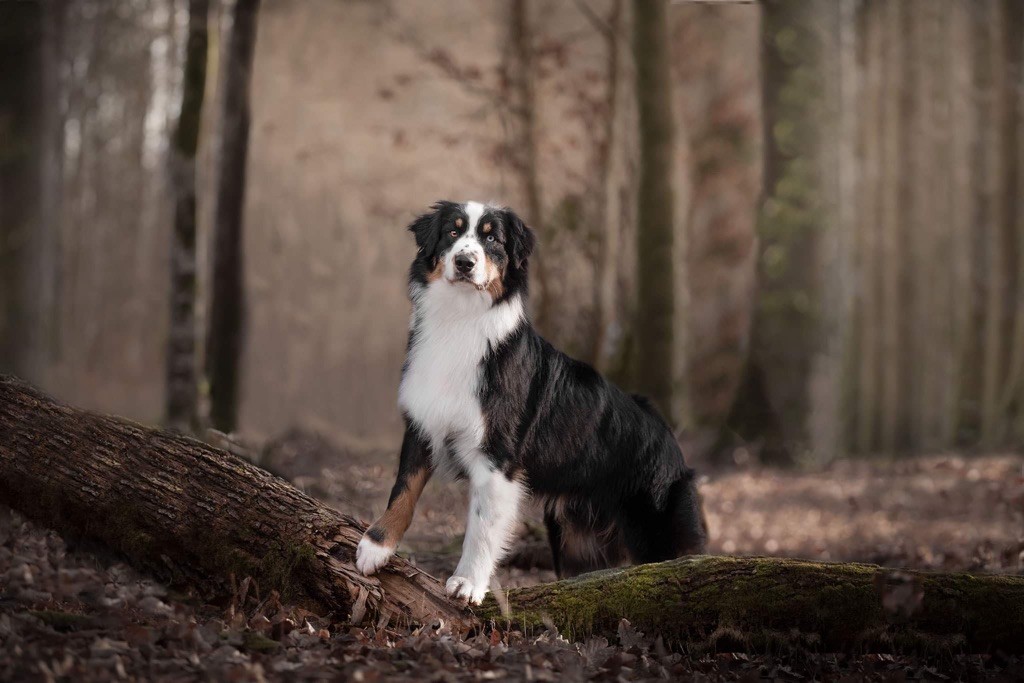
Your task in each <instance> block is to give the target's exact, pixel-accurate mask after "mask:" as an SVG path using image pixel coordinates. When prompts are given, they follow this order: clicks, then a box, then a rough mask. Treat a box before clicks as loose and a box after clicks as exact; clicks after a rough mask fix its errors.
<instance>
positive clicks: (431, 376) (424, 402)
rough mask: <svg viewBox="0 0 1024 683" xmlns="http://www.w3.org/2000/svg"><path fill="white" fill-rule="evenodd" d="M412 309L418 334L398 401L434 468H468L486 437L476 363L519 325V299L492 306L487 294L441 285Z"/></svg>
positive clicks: (425, 292)
mask: <svg viewBox="0 0 1024 683" xmlns="http://www.w3.org/2000/svg"><path fill="white" fill-rule="evenodd" d="M413 306H414V310H413V325H414V330H415V332H414V336H413V340H412V345H411V347H410V349H409V355H408V358H407V366H406V369H405V373H404V375H403V376H402V383H401V386H400V387H399V391H398V404H399V406H400V407H401V409H402V411H403V412H404V413H405V414H406V416H408V417H409V418H410V419H411V420H412V421H413V422H414V424H415V426H416V427H417V428H418V429H419V430H420V431H421V432H422V433H423V436H425V437H426V438H427V439H428V440H429V442H430V444H431V447H432V450H433V452H434V459H435V460H434V464H435V466H437V467H439V468H441V469H446V468H447V466H448V465H449V463H445V462H438V456H440V455H441V454H445V456H454V457H455V458H456V459H457V461H459V462H460V464H461V465H462V468H463V469H469V468H471V467H472V466H473V465H472V463H471V462H469V461H468V460H470V459H472V458H474V457H475V455H474V454H475V452H477V451H478V450H479V448H480V445H481V444H482V442H483V439H484V433H485V427H484V416H483V412H482V410H481V406H480V381H481V375H482V372H483V367H482V364H481V363H482V361H483V360H484V357H485V356H486V354H487V352H488V350H489V349H490V348H492V347H493V346H495V345H497V344H498V343H500V342H501V341H502V340H504V339H505V338H506V337H508V335H509V334H510V333H511V332H512V331H513V330H514V329H515V328H516V326H517V325H518V324H519V322H520V321H521V319H522V315H523V307H522V301H521V300H520V299H519V298H518V297H517V298H515V299H513V300H510V301H508V302H505V303H502V304H499V305H497V306H492V305H491V301H490V295H489V294H487V293H486V292H478V291H476V290H474V289H471V288H469V287H467V286H464V285H455V286H453V285H451V284H449V283H447V282H444V281H443V280H442V281H437V282H434V283H432V284H431V285H429V286H428V287H426V288H424V289H421V290H420V291H418V292H415V293H414V296H413ZM448 448H451V449H452V450H454V451H455V452H454V453H447V452H446V451H447V450H448Z"/></svg>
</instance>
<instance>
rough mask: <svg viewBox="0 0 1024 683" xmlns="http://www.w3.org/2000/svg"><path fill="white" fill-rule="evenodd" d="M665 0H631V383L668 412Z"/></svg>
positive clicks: (670, 300) (671, 232)
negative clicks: (634, 135) (636, 155)
mask: <svg viewBox="0 0 1024 683" xmlns="http://www.w3.org/2000/svg"><path fill="white" fill-rule="evenodd" d="M667 14H668V3H667V2H666V1H665V0H635V2H634V3H633V58H634V61H635V63H636V93H637V107H638V111H639V115H640V186H639V192H638V198H637V209H638V213H637V307H636V326H635V329H634V336H635V339H636V344H635V348H636V362H635V369H636V375H635V382H634V386H635V388H636V389H637V390H638V391H640V392H642V393H644V394H646V395H647V396H648V397H650V398H651V400H653V401H654V403H655V404H656V405H657V406H658V409H659V410H660V411H661V414H662V415H664V416H665V418H666V419H671V417H672V415H673V412H672V389H673V387H672V383H673V377H674V376H675V373H674V372H673V365H674V363H673V356H674V350H675V343H674V334H673V331H674V327H675V277H674V254H675V250H674V248H673V244H674V241H675V239H674V238H675V194H674V181H673V176H674V173H673V169H674V168H675V164H674V160H673V153H674V150H675V147H674V145H673V135H674V131H673V118H672V88H671V86H672V76H671V70H670V63H671V55H670V53H669V48H668V16H667Z"/></svg>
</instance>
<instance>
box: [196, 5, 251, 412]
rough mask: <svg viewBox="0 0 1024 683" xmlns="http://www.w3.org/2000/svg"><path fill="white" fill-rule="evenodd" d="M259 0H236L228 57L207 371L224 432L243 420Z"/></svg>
mask: <svg viewBox="0 0 1024 683" xmlns="http://www.w3.org/2000/svg"><path fill="white" fill-rule="evenodd" d="M259 4H260V3H259V0H236V2H235V4H234V7H233V10H232V12H231V28H230V33H229V35H228V40H227V45H226V47H225V50H224V59H223V60H222V64H223V66H222V72H221V73H222V74H223V91H222V95H221V97H222V100H221V117H220V125H221V134H220V140H221V144H220V155H219V162H218V168H217V195H216V198H215V209H214V238H213V284H212V293H211V300H210V322H209V325H208V333H207V338H206V373H207V378H208V379H209V382H210V421H211V423H212V424H213V426H214V427H216V428H217V429H220V430H223V431H232V430H234V428H235V424H236V421H237V418H238V368H239V360H240V356H241V351H242V338H243V325H244V310H245V296H244V290H243V282H242V278H243V258H242V254H243V250H242V245H243V230H242V226H243V212H244V207H245V166H246V160H247V159H248V152H249V121H250V105H249V89H250V83H251V81H252V64H253V54H254V51H255V47H256V17H257V13H258V12H259Z"/></svg>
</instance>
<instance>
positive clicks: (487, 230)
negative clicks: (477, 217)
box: [484, 223, 491, 235]
mask: <svg viewBox="0 0 1024 683" xmlns="http://www.w3.org/2000/svg"><path fill="white" fill-rule="evenodd" d="M490 231H491V224H490V223H484V234H485V235H486V234H487V233H489V232H490Z"/></svg>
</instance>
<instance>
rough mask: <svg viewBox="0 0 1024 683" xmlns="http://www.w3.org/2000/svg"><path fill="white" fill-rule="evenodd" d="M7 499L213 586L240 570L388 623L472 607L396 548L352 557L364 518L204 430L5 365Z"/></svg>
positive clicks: (1, 492) (296, 595) (141, 561)
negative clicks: (101, 406)
mask: <svg viewBox="0 0 1024 683" xmlns="http://www.w3.org/2000/svg"><path fill="white" fill-rule="evenodd" d="M0 503H3V504H6V505H9V506H11V507H13V508H15V509H17V510H19V511H21V512H23V513H25V514H26V515H28V516H29V517H32V518H34V519H36V520H38V521H39V522H41V523H43V524H45V525H48V526H50V527H53V528H55V529H58V530H60V531H61V532H64V533H72V534H75V535H78V536H81V537H85V538H87V539H90V540H93V541H97V542H100V543H102V544H104V545H106V546H108V547H110V548H111V549H113V550H115V551H117V552H119V553H121V554H123V555H124V556H125V557H126V559H127V560H128V561H129V562H131V563H132V564H133V565H135V566H136V567H139V568H140V569H142V570H144V571H148V572H151V573H153V574H154V575H156V576H157V577H158V578H160V579H162V580H164V581H167V582H168V583H172V584H184V585H188V586H190V587H193V588H195V589H197V590H198V591H199V592H200V593H202V594H204V596H206V597H216V596H224V595H230V578H231V577H232V575H233V576H234V577H235V578H237V579H241V578H243V577H246V576H251V577H253V578H254V579H255V580H256V581H257V582H258V585H259V587H260V588H261V589H262V590H263V591H270V590H271V589H273V590H277V591H279V592H280V593H281V596H282V598H283V599H285V600H287V601H290V602H295V603H297V604H301V605H304V606H306V607H308V608H309V609H311V610H314V611H316V612H318V613H321V614H327V613H328V612H330V613H333V615H334V616H335V617H336V618H339V619H345V618H350V619H351V620H352V621H353V622H356V623H358V622H360V621H362V620H363V618H364V616H365V617H368V618H369V619H371V620H372V622H374V623H377V622H379V620H381V619H382V618H383V617H384V616H386V615H387V616H388V617H389V619H396V620H398V621H403V620H404V621H413V622H417V623H425V622H430V621H431V620H432V619H433V618H435V617H438V616H440V617H443V618H445V619H460V618H462V617H463V613H462V611H461V610H460V609H458V608H457V607H455V606H454V605H452V604H451V603H449V602H448V601H447V599H446V598H445V597H444V590H443V588H442V587H441V585H440V584H439V583H438V582H437V581H435V580H434V579H432V578H431V577H429V576H427V575H426V574H424V573H423V572H421V571H419V570H418V569H416V568H415V567H413V566H411V565H410V564H409V563H408V562H406V561H405V560H402V559H400V558H396V559H395V560H393V561H392V562H391V563H389V564H388V567H387V569H385V570H383V571H382V572H381V573H380V574H378V576H376V577H365V576H363V575H362V574H360V573H359V572H358V571H357V570H356V568H355V566H354V564H353V562H354V557H355V547H356V544H357V543H358V542H359V539H360V538H361V537H362V534H363V531H364V526H363V525H362V524H360V523H359V522H357V521H356V520H355V519H353V518H351V517H349V516H347V515H341V514H339V513H337V512H335V511H334V510H332V509H330V508H328V507H326V506H324V505H321V504H320V503H318V502H317V501H315V500H313V499H312V498H310V497H309V496H307V495H305V494H304V493H302V492H301V491H299V490H297V489H295V488H294V487H292V486H291V485H290V484H288V483H287V482H285V481H284V480H281V479H278V478H277V477H274V476H272V475H270V474H268V473H267V472H265V471H263V470H261V469H259V468H257V467H256V466H254V465H251V464H249V463H248V462H245V461H244V460H241V459H239V458H237V457H235V456H232V455H230V454H228V453H225V452H224V451H220V450H218V449H216V448H213V447H211V446H208V445H206V444H204V443H201V442H199V441H195V440H193V439H190V438H187V437H184V436H178V435H174V434H171V433H168V432H162V431H159V430H156V429H150V428H146V427H143V426H140V425H137V424H133V423H130V422H126V421H123V420H119V419H116V418H112V417H105V416H100V415H94V414H91V413H87V412H83V411H78V410H75V409H72V408H68V407H66V406H62V405H60V404H58V403H56V402H54V401H53V400H51V399H49V398H47V397H46V396H44V395H42V394H40V393H39V392H37V391H35V390H34V389H31V388H29V387H27V386H26V385H24V384H21V383H20V382H18V381H16V380H13V379H10V378H3V377H0Z"/></svg>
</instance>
